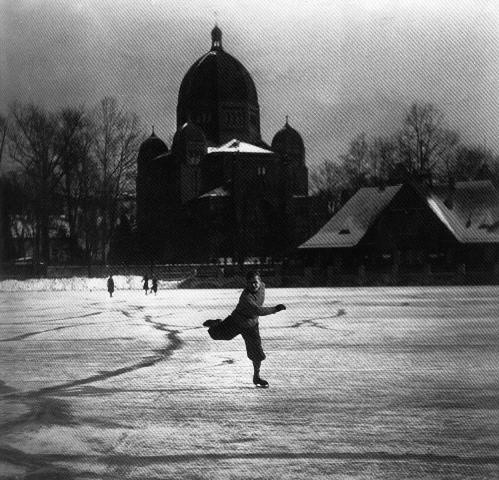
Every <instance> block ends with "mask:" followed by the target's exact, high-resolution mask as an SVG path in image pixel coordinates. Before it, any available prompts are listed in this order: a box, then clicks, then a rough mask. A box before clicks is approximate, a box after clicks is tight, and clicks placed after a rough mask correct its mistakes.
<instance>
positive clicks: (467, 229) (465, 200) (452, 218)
mask: <svg viewBox="0 0 499 480" xmlns="http://www.w3.org/2000/svg"><path fill="white" fill-rule="evenodd" d="M426 202H427V203H428V206H429V207H430V208H431V209H432V211H433V212H434V213H435V215H437V217H438V218H439V219H440V221H441V222H442V223H443V224H444V225H445V226H446V227H447V228H448V229H449V231H450V232H451V233H452V234H453V235H454V237H455V238H456V239H457V240H458V241H459V242H461V243H499V195H498V192H497V191H496V189H495V188H494V186H493V185H492V183H491V182H489V181H486V180H484V181H474V182H457V183H456V185H455V187H454V191H452V189H450V188H449V187H448V186H443V185H438V186H435V187H433V188H432V189H431V190H429V191H428V192H427V194H426Z"/></svg>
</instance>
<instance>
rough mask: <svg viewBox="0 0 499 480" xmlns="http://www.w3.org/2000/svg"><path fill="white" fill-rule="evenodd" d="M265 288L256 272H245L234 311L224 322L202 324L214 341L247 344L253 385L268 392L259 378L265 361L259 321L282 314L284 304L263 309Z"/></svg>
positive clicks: (265, 385)
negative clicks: (241, 289)
mask: <svg viewBox="0 0 499 480" xmlns="http://www.w3.org/2000/svg"><path fill="white" fill-rule="evenodd" d="M264 301H265V284H264V283H263V282H262V280H261V278H260V273H259V272H257V271H256V272H255V271H252V272H248V274H247V275H246V288H245V289H244V290H243V292H242V293H241V297H240V298H239V303H238V304H237V306H236V308H235V309H234V311H233V312H232V313H231V314H230V315H229V316H228V317H227V318H226V319H225V320H206V322H204V323H203V325H204V326H205V327H208V333H209V335H210V337H211V338H213V339H214V340H232V339H233V338H234V337H236V336H237V335H239V334H241V336H242V337H243V339H244V343H245V344H246V353H247V355H248V358H249V359H250V360H251V361H252V362H253V383H254V384H255V385H256V386H257V387H263V388H267V387H268V386H269V382H267V381H266V380H264V379H263V378H261V377H260V366H261V363H262V361H263V360H265V353H264V352H263V348H262V340H261V338H260V330H259V324H258V317H259V316H265V315H271V314H273V313H277V312H280V311H281V310H285V309H286V307H285V306H284V305H283V304H279V305H277V306H275V307H264V306H263V302H264Z"/></svg>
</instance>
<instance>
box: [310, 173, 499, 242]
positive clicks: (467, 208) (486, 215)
mask: <svg viewBox="0 0 499 480" xmlns="http://www.w3.org/2000/svg"><path fill="white" fill-rule="evenodd" d="M402 187H403V186H402V185H396V186H391V187H387V188H385V189H383V190H381V189H379V188H374V187H370V188H361V189H360V190H359V191H358V192H357V193H356V194H355V195H354V196H353V197H352V198H351V199H350V200H348V202H347V203H346V204H345V205H344V206H343V207H342V208H341V209H340V211H339V212H337V213H336V214H335V215H334V216H333V218H331V219H330V220H329V221H328V222H327V223H326V225H324V226H323V227H322V228H321V229H320V230H319V232H317V233H316V234H315V235H314V236H313V237H311V238H310V239H309V240H307V241H306V242H305V243H303V244H302V245H301V246H300V248H303V249H311V248H347V247H353V246H355V245H357V243H359V241H360V240H361V239H362V237H363V236H364V235H365V234H366V233H367V230H368V229H369V227H370V226H371V225H372V224H373V223H374V221H375V220H376V219H377V218H378V216H379V215H380V214H381V212H382V211H383V210H384V209H385V208H386V207H387V206H388V205H389V203H390V202H391V201H392V199H393V197H394V196H395V195H396V193H397V192H398V191H399V190H400V189H401V188H402ZM415 191H416V192H417V193H418V194H419V195H420V196H421V197H422V198H423V200H424V201H425V202H426V203H427V205H428V206H429V208H430V209H431V210H432V211H433V212H434V213H435V215H436V216H437V217H438V218H439V220H440V221H441V222H442V223H443V224H444V225H445V227H446V228H447V229H448V230H449V231H450V232H451V233H452V235H453V236H454V237H455V238H456V240H457V241H458V242H461V243H499V196H498V193H497V191H496V190H495V188H494V186H493V185H492V183H491V182H489V181H472V182H457V183H456V184H455V185H454V187H453V188H450V187H449V186H448V185H437V186H433V187H431V188H427V189H425V188H416V189H415Z"/></svg>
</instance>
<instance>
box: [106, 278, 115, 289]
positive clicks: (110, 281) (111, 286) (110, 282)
mask: <svg viewBox="0 0 499 480" xmlns="http://www.w3.org/2000/svg"><path fill="white" fill-rule="evenodd" d="M107 291H108V292H114V281H113V279H112V278H108V279H107Z"/></svg>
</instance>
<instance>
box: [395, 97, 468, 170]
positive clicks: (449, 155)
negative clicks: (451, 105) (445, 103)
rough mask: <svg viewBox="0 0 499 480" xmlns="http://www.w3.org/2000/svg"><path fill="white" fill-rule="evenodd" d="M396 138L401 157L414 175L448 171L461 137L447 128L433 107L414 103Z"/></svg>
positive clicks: (440, 113) (442, 118) (438, 112)
mask: <svg viewBox="0 0 499 480" xmlns="http://www.w3.org/2000/svg"><path fill="white" fill-rule="evenodd" d="M397 139H398V150H399V158H400V160H401V161H402V163H403V164H404V166H405V168H406V169H407V171H408V172H409V173H410V174H413V175H419V174H426V173H435V172H437V170H438V169H439V168H440V169H442V167H443V168H444V169H445V170H448V169H449V165H450V164H451V163H452V159H453V157H454V155H455V150H456V147H457V145H458V144H459V136H458V134H457V133H456V132H454V131H452V130H449V129H447V128H446V127H445V124H444V116H443V114H442V112H440V111H439V110H438V109H437V108H436V107H435V106H434V105H432V104H418V103H414V104H412V105H411V107H410V109H409V111H408V112H407V115H406V117H405V119H404V125H403V127H402V129H401V130H400V132H399V133H398V135H397Z"/></svg>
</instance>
